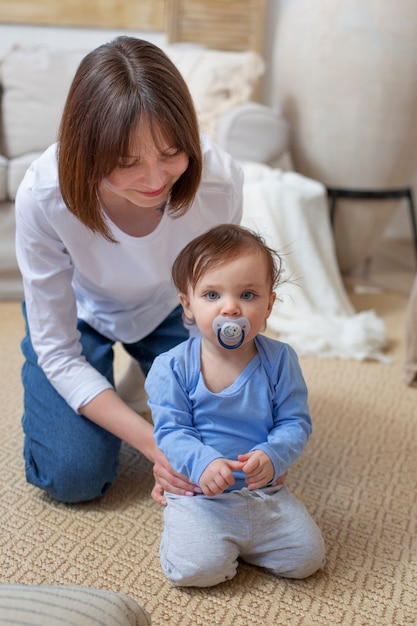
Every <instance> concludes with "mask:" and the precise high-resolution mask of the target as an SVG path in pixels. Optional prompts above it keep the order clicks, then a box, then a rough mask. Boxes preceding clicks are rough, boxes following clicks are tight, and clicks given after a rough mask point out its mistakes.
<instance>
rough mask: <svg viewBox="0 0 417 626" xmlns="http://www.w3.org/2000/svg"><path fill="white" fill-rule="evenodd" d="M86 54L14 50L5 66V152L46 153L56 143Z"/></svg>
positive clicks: (10, 153)
mask: <svg viewBox="0 0 417 626" xmlns="http://www.w3.org/2000/svg"><path fill="white" fill-rule="evenodd" d="M85 54H86V52H85V51H78V52H69V51H61V52H60V51H54V52H51V51H50V50H48V49H47V48H46V47H45V46H39V47H35V48H23V47H15V48H14V49H13V50H12V51H11V52H10V53H9V54H7V55H6V56H5V58H4V60H3V64H2V83H3V105H2V115H3V137H2V143H3V153H4V156H6V157H7V158H12V157H18V156H21V155H22V154H26V153H27V152H39V151H41V152H43V150H45V149H46V148H47V147H48V146H49V145H50V144H51V143H53V142H54V141H55V140H56V136H57V131H58V127H59V122H60V117H61V113H62V110H63V107H64V103H65V99H66V96H67V92H68V88H69V86H70V83H71V81H72V79H73V76H74V73H75V71H76V69H77V67H78V65H79V63H80V61H81V59H82V58H83V56H85Z"/></svg>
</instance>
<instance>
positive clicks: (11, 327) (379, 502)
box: [0, 294, 417, 626]
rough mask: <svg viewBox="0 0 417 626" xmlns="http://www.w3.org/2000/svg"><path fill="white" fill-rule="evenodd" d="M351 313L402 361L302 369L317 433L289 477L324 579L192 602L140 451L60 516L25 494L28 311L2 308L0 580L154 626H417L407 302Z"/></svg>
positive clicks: (229, 590) (306, 363)
mask: <svg viewBox="0 0 417 626" xmlns="http://www.w3.org/2000/svg"><path fill="white" fill-rule="evenodd" d="M354 304H355V306H356V308H357V310H361V309H367V308H375V309H376V311H377V313H378V314H379V315H381V316H382V317H383V318H384V319H385V321H386V324H387V328H388V336H389V340H390V345H389V349H388V354H389V355H390V356H392V357H393V359H394V363H393V364H392V365H385V364H381V363H377V362H364V363H358V362H353V361H338V360H328V361H325V360H319V359H314V358H309V359H302V365H303V369H304V373H305V377H306V379H307V382H308V384H309V388H310V405H311V410H312V414H313V420H314V426H315V429H314V434H313V437H312V438H311V440H310V443H309V445H308V447H307V450H306V452H305V453H304V455H303V457H302V459H301V460H300V461H299V462H298V463H297V464H296V466H294V468H293V469H292V470H291V472H290V475H289V478H288V485H289V487H290V488H291V489H292V490H293V491H294V492H295V493H296V494H297V495H298V496H299V497H300V498H301V499H302V500H303V501H304V502H305V503H306V505H307V506H308V508H309V510H310V512H311V513H312V514H313V516H314V517H315V519H316V520H317V522H318V523H319V525H320V527H321V528H322V531H323V534H324V538H325V541H326V545H327V565H326V568H325V570H324V571H323V572H321V573H318V574H316V575H315V576H313V577H312V578H310V579H307V580H305V581H300V582H292V581H287V580H281V579H277V578H274V577H273V576H271V575H269V574H267V573H265V572H263V571H260V570H258V569H256V568H254V567H250V566H247V565H241V566H240V568H239V572H238V575H237V577H236V578H235V579H234V580H233V581H231V582H229V583H226V584H224V585H220V586H218V587H216V588H212V589H207V590H201V589H200V590H198V589H194V590H188V591H183V590H178V589H175V588H173V587H172V586H171V585H170V584H169V583H168V582H167V581H166V580H165V578H164V576H163V575H162V572H161V570H160V567H159V559H158V545H159V536H160V531H161V509H160V508H159V506H158V505H156V504H155V503H153V501H152V500H151V499H150V496H149V492H150V489H151V484H152V475H151V468H150V466H149V464H148V463H147V462H146V461H144V460H143V459H141V458H140V457H139V456H138V455H137V454H135V453H134V452H132V450H130V449H128V448H127V447H126V448H125V449H124V450H123V457H122V468H121V473H120V477H119V480H118V482H117V484H116V485H115V486H114V487H113V489H112V490H111V491H110V493H109V494H108V495H107V496H106V498H105V499H103V500H102V501H96V502H93V503H91V504H86V505H77V506H66V505H63V504H57V503H54V502H52V501H50V499H48V498H47V497H46V496H45V495H43V494H42V493H41V492H40V491H38V490H36V489H35V488H32V487H31V486H29V485H27V484H26V483H25V480H24V476H23V464H22V459H21V447H22V434H21V429H20V415H21V410H22V399H21V395H22V393H21V386H20V372H19V370H20V365H21V356H20V350H19V341H20V338H21V335H22V332H23V327H22V322H21V319H20V307H19V305H18V304H16V303H2V304H0V323H1V334H0V347H1V364H0V367H1V418H0V436H1V441H2V446H1V452H0V463H1V468H0V472H1V477H2V480H1V500H0V504H1V509H0V545H1V561H0V572H1V581H3V582H17V583H29V584H30V583H48V584H71V585H89V586H92V587H97V588H101V589H112V590H114V591H121V592H124V593H126V594H129V595H131V596H132V597H133V598H134V599H136V600H137V601H138V602H139V603H140V604H142V605H143V606H144V607H145V608H146V609H147V611H148V612H149V613H150V615H151V617H152V620H153V624H154V625H155V626H176V625H183V626H200V625H201V626H217V625H219V626H249V625H258V624H270V625H281V626H292V625H297V626H312V625H315V624H318V625H320V626H332V625H334V624H343V625H348V626H364V625H367V626H373V625H375V626H382V625H389V626H406V625H409V626H415V624H417V560H416V559H417V556H416V554H417V545H416V541H417V539H416V538H417V533H416V519H417V489H416V487H417V389H410V388H408V387H406V386H405V385H404V383H403V382H402V358H403V353H404V352H403V348H404V346H403V342H402V337H403V323H404V309H405V304H406V300H405V298H404V297H403V296H400V295H391V296H389V295H387V294H382V295H372V296H369V295H366V296H364V295H362V296H355V300H354ZM124 364H125V362H124V358H123V357H122V356H121V355H120V354H118V368H119V370H120V371H122V369H123V367H124ZM143 475H145V476H146V479H145V480H144V481H143ZM201 540H202V541H204V537H202V538H201Z"/></svg>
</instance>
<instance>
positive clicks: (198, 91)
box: [164, 44, 264, 137]
mask: <svg viewBox="0 0 417 626" xmlns="http://www.w3.org/2000/svg"><path fill="white" fill-rule="evenodd" d="M164 51H165V52H166V54H167V55H168V56H169V57H170V59H171V60H172V61H173V63H174V64H175V65H176V66H177V68H178V69H179V70H180V72H181V74H182V75H183V77H184V79H185V82H186V83H187V85H188V88H189V90H190V92H191V95H192V97H193V100H194V104H195V107H196V110H197V114H198V117H199V121H200V124H201V127H202V130H203V131H204V132H205V133H206V134H207V135H208V136H209V137H215V135H216V131H217V125H218V122H219V120H220V118H221V116H222V115H223V114H224V113H226V112H227V111H230V110H231V109H233V108H234V107H235V106H237V105H239V104H243V103H244V102H248V101H249V100H250V99H251V97H252V94H253V91H254V87H255V85H256V83H257V81H258V79H259V77H260V76H261V75H262V74H263V72H264V63H263V60H262V58H261V57H260V55H259V54H256V53H255V52H251V51H244V52H230V51H225V50H209V49H205V48H201V47H197V46H193V45H190V44H173V45H171V46H166V47H165V48H164Z"/></svg>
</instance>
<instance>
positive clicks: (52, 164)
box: [16, 37, 243, 504]
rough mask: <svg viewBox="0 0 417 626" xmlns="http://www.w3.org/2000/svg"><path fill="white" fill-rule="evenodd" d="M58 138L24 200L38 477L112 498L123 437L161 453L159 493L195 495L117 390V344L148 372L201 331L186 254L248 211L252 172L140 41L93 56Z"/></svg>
mask: <svg viewBox="0 0 417 626" xmlns="http://www.w3.org/2000/svg"><path fill="white" fill-rule="evenodd" d="M58 139H59V141H58V143H57V144H56V145H53V146H51V147H50V148H49V149H48V150H46V152H45V153H44V154H43V155H42V156H41V157H40V158H39V159H38V160H37V161H35V162H34V163H33V164H32V166H31V167H30V169H29V170H28V172H27V173H26V176H25V178H24V180H23V181H22V184H21V186H20V188H19V191H18V194H17V198H16V222H17V235H16V249H17V258H18V262H19V267H20V270H21V273H22V276H23V281H24V290H25V305H24V307H23V310H24V314H25V317H26V321H27V333H26V337H25V338H24V340H23V342H22V350H23V354H24V357H25V363H24V366H23V370H22V381H23V386H24V415H23V420H22V423H23V429H24V433H25V443H24V457H25V463H26V476H27V480H28V481H29V482H30V483H32V484H34V485H36V486H38V487H40V488H42V489H44V490H46V491H47V492H48V493H49V494H50V495H51V497H53V498H55V499H58V500H61V501H64V502H81V501H87V500H91V499H93V498H96V497H98V496H101V495H103V494H104V493H105V492H106V491H107V489H108V488H109V487H110V485H111V484H112V483H113V482H114V480H115V478H116V475H117V468H118V459H119V452H120V445H121V441H122V440H123V441H125V442H127V443H128V444H130V445H131V446H133V447H134V448H136V449H137V450H138V451H139V452H140V453H142V454H143V455H144V456H145V457H147V458H148V459H149V460H150V461H151V462H152V463H153V465H154V475H155V481H156V482H155V487H154V489H153V492H152V495H153V497H154V499H155V500H156V501H157V502H159V503H161V504H164V503H165V498H164V490H165V489H169V490H170V491H171V492H174V493H177V494H180V495H184V494H185V495H193V494H194V493H195V492H196V491H198V488H197V487H196V486H195V485H193V484H192V483H190V482H189V481H187V480H185V479H184V478H182V477H181V476H180V475H179V474H177V473H176V472H174V470H173V469H172V467H171V466H170V465H169V463H168V462H167V460H166V459H165V457H164V455H163V454H162V453H161V452H159V451H158V450H157V448H156V445H155V443H154V439H153V428H152V426H151V425H150V424H149V423H148V422H147V421H146V420H145V419H144V418H142V417H141V416H139V415H138V414H137V413H135V412H134V411H133V410H132V409H130V408H129V407H128V406H127V405H126V404H125V403H124V402H123V401H122V400H121V399H120V398H119V396H118V395H117V394H116V391H115V390H114V378H113V345H114V343H115V342H116V341H119V342H121V343H122V344H123V346H124V348H125V349H126V351H127V352H128V353H129V354H130V355H131V356H132V357H133V358H135V359H136V360H137V361H138V363H139V364H140V366H141V368H142V370H143V371H144V373H145V374H146V373H147V372H148V370H149V368H150V366H151V364H152V362H153V360H154V358H155V357H156V356H157V355H158V354H159V353H161V352H164V351H166V350H168V349H170V348H171V347H173V346H174V345H176V344H177V343H179V342H181V341H183V340H184V339H186V338H187V337H188V331H186V330H185V329H184V327H183V324H182V322H181V310H180V308H179V306H178V298H177V293H176V290H175V287H174V286H173V285H172V283H171V266H172V262H173V260H174V259H175V257H176V256H177V254H178V253H179V251H180V250H181V249H182V248H183V247H184V246H185V245H186V244H187V243H188V242H189V241H190V240H191V239H193V238H194V237H195V236H196V235H198V234H200V233H202V232H204V231H206V230H208V229H209V228H210V227H211V226H213V225H215V224H218V223H222V222H239V221H240V218H241V212H242V184H243V177H242V173H241V170H240V168H239V167H238V166H237V165H236V164H235V163H234V162H233V161H232V160H231V159H230V158H229V157H228V156H227V155H226V154H224V153H222V152H221V151H220V150H219V149H218V148H216V147H215V145H213V144H212V143H211V142H210V141H208V139H207V138H204V137H200V135H199V129H198V123H197V119H196V114H195V110H194V107H193V103H192V99H191V96H190V93H189V91H188V89H187V87H186V85H185V82H184V80H183V79H182V77H181V75H180V73H179V72H178V70H177V69H176V68H175V66H174V65H173V64H172V62H171V61H170V60H169V59H168V58H167V56H166V55H165V54H164V53H163V52H162V51H161V50H160V49H159V48H157V47H156V46H154V45H152V44H150V43H149V42H146V41H141V40H138V39H135V38H132V37H119V38H117V39H115V40H114V41H113V42H111V43H108V44H105V45H103V46H100V47H99V48H97V49H96V50H94V51H92V52H91V53H90V54H88V55H87V56H86V57H85V58H84V60H83V61H82V62H81V64H80V66H79V69H78V71H77V73H76V75H75V77H74V80H73V82H72V85H71V88H70V91H69V94H68V98H67V102H66V105H65V109H64V112H63V116H62V121H61V126H60V132H59V138H58Z"/></svg>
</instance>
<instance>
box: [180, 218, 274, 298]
mask: <svg viewBox="0 0 417 626" xmlns="http://www.w3.org/2000/svg"><path fill="white" fill-rule="evenodd" d="M251 251H259V252H260V253H261V254H262V255H263V257H264V259H265V262H266V267H267V275H268V280H269V282H270V285H271V291H272V290H273V289H274V288H275V287H277V285H278V283H279V282H280V276H281V266H282V261H281V257H280V256H279V254H278V253H277V252H276V251H275V250H273V249H272V248H270V247H269V246H267V245H266V243H265V240H264V239H263V237H261V236H260V235H258V234H257V233H255V232H253V231H252V230H249V229H248V228H243V227H242V226H236V225H235V224H220V225H219V226H215V227H214V228H211V229H210V230H208V231H207V232H205V233H203V234H202V235H200V236H198V237H196V238H195V239H193V240H192V241H190V243H189V244H187V245H186V246H185V248H183V250H182V251H181V252H180V253H179V255H178V256H177V258H176V260H175V261H174V264H173V266H172V279H173V281H174V284H175V286H176V288H177V289H178V291H179V292H180V293H187V291H188V288H189V287H191V289H194V288H195V286H196V284H197V283H198V281H199V280H200V278H201V277H202V276H203V275H204V274H205V272H206V271H207V270H208V269H212V268H214V267H217V266H219V265H222V264H223V263H225V262H226V261H229V260H232V259H235V258H237V257H239V256H240V255H241V254H247V253H248V252H251Z"/></svg>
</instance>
